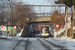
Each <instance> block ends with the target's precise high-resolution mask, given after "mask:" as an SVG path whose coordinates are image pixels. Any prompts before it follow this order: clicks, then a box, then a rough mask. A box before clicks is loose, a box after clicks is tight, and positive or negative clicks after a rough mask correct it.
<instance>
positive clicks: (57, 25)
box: [55, 24, 60, 37]
mask: <svg viewBox="0 0 75 50" xmlns="http://www.w3.org/2000/svg"><path fill="white" fill-rule="evenodd" d="M55 27H56V28H57V37H58V28H59V27H60V25H59V24H56V25H55Z"/></svg>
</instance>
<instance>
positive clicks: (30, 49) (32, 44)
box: [0, 38, 75, 50]
mask: <svg viewBox="0 0 75 50" xmlns="http://www.w3.org/2000/svg"><path fill="white" fill-rule="evenodd" d="M70 43H72V42H70ZM74 44H75V43H74ZM0 50H75V46H72V45H70V44H68V43H67V42H66V41H61V40H58V39H54V38H53V39H52V38H0Z"/></svg>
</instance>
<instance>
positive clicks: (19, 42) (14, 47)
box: [13, 39, 23, 50]
mask: <svg viewBox="0 0 75 50" xmlns="http://www.w3.org/2000/svg"><path fill="white" fill-rule="evenodd" d="M21 41H23V39H21V40H20V41H19V42H18V43H17V44H16V45H15V47H14V48H13V50H15V49H16V47H17V46H18V45H19V44H20V43H21Z"/></svg>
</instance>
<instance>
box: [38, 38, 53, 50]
mask: <svg viewBox="0 0 75 50" xmlns="http://www.w3.org/2000/svg"><path fill="white" fill-rule="evenodd" d="M38 40H39V39H38ZM39 41H40V43H41V44H42V46H44V47H45V48H46V49H47V50H52V48H50V47H49V46H48V45H46V44H45V43H44V42H43V41H42V40H39Z"/></svg>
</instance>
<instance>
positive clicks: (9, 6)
mask: <svg viewBox="0 0 75 50" xmlns="http://www.w3.org/2000/svg"><path fill="white" fill-rule="evenodd" d="M8 1H9V23H8V24H9V25H10V0H8Z"/></svg>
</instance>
